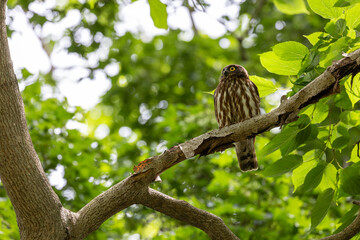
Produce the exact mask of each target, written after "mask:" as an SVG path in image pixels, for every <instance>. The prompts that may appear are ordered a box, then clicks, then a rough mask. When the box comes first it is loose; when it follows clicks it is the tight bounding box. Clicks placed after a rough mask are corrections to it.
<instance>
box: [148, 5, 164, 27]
mask: <svg viewBox="0 0 360 240" xmlns="http://www.w3.org/2000/svg"><path fill="white" fill-rule="evenodd" d="M148 2H149V5H150V16H151V18H152V20H153V21H154V25H155V27H157V28H163V29H167V28H168V25H167V11H166V5H165V4H163V3H162V2H160V0H148Z"/></svg>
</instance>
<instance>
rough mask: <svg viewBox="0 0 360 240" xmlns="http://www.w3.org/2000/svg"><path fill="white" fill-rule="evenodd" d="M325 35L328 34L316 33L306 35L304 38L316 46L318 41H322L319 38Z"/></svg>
mask: <svg viewBox="0 0 360 240" xmlns="http://www.w3.org/2000/svg"><path fill="white" fill-rule="evenodd" d="M324 35H327V33H324V32H314V33H312V34H309V35H304V37H306V38H307V40H309V42H310V43H311V44H312V45H313V46H314V45H315V44H316V43H318V41H320V39H319V37H323V36H324Z"/></svg>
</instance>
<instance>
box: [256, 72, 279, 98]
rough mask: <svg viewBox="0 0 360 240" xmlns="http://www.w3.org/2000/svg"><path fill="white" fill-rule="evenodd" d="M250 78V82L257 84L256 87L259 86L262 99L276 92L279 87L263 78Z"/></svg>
mask: <svg viewBox="0 0 360 240" xmlns="http://www.w3.org/2000/svg"><path fill="white" fill-rule="evenodd" d="M249 77H250V80H251V81H252V82H253V83H255V85H256V86H257V88H258V90H259V94H260V97H261V98H263V97H266V96H268V95H270V94H272V93H274V92H276V90H277V87H276V86H275V84H274V83H273V82H272V81H271V80H269V79H266V78H262V77H258V76H255V75H252V76H249Z"/></svg>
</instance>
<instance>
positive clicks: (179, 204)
mask: <svg viewBox="0 0 360 240" xmlns="http://www.w3.org/2000/svg"><path fill="white" fill-rule="evenodd" d="M140 200H141V201H140V202H139V203H141V204H142V205H144V206H146V207H149V208H152V209H154V210H156V211H158V212H161V213H164V214H166V215H168V216H170V217H172V218H175V219H178V220H180V221H183V222H185V223H188V224H190V225H193V226H195V227H197V228H199V229H201V230H203V231H204V232H206V233H207V234H208V235H209V237H210V238H211V239H216V240H223V239H227V240H232V239H234V240H236V239H239V238H238V237H236V236H235V234H234V233H233V232H231V231H230V229H229V228H228V227H227V226H226V225H225V223H224V221H223V220H222V219H221V218H219V217H218V216H216V215H214V214H212V213H209V212H206V211H204V210H201V209H198V208H196V207H194V206H192V205H190V204H189V203H187V202H186V201H182V200H177V199H174V198H172V197H169V196H167V195H165V194H163V193H161V192H158V191H156V190H154V189H151V188H149V189H148V192H147V194H145V195H144V197H143V198H142V199H140Z"/></svg>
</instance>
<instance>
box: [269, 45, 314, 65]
mask: <svg viewBox="0 0 360 240" xmlns="http://www.w3.org/2000/svg"><path fill="white" fill-rule="evenodd" d="M273 51H274V53H275V54H276V55H277V56H278V57H280V59H281V60H285V61H295V60H302V59H303V58H304V57H305V56H306V54H307V53H309V50H308V48H307V47H306V46H304V45H302V44H301V43H298V42H295V41H289V42H283V43H279V44H276V45H275V46H274V47H273Z"/></svg>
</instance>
